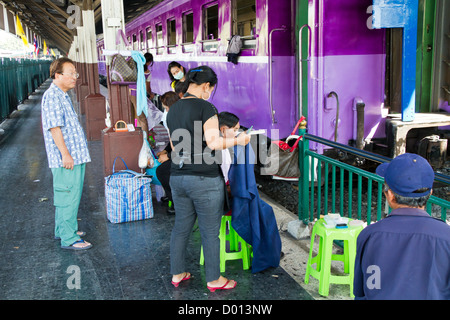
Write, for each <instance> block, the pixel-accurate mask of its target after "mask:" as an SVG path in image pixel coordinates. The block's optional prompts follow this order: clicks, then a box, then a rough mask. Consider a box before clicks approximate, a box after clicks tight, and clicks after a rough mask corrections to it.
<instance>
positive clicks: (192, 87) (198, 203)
mask: <svg viewBox="0 0 450 320" xmlns="http://www.w3.org/2000/svg"><path fill="white" fill-rule="evenodd" d="M186 81H187V82H188V84H189V87H188V89H187V92H186V94H185V95H184V98H183V99H181V100H179V101H178V102H176V103H175V104H174V105H172V107H171V108H170V110H169V113H168V114H167V125H168V128H169V132H170V134H171V143H172V149H173V152H172V167H171V176H170V187H171V189H172V197H173V200H174V204H175V211H176V215H175V225H174V228H173V230H172V236H171V240H170V264H171V274H172V284H173V285H174V286H175V287H178V285H179V283H180V282H181V281H183V280H188V279H190V277H191V274H190V273H189V272H187V270H186V267H185V254H186V246H187V243H188V239H189V235H190V234H191V232H192V228H193V226H194V223H195V219H196V218H198V225H199V229H200V235H201V239H202V245H203V253H204V257H205V273H206V275H205V278H206V282H207V287H208V289H209V290H210V291H214V290H216V289H232V288H234V287H235V286H236V281H234V280H228V279H226V278H225V277H223V276H221V275H220V252H219V247H220V242H219V228H220V223H221V219H222V215H223V205H224V199H225V189H224V188H225V183H224V180H223V176H222V172H221V169H220V164H218V163H217V162H216V161H215V159H214V153H215V150H223V149H227V148H230V147H233V146H235V145H237V144H239V145H246V144H248V143H249V142H250V136H249V135H247V134H245V133H241V134H240V135H239V136H238V137H235V138H223V137H221V135H220V131H219V121H218V116H217V114H218V113H217V109H216V108H215V107H214V105H212V104H211V103H210V102H208V101H206V100H208V99H209V98H210V97H211V94H212V92H213V90H214V87H215V86H216V84H217V76H216V74H215V72H214V71H213V70H212V69H211V68H209V67H207V66H201V67H197V68H194V69H191V70H189V72H188V74H187V77H186ZM200 146H201V149H200Z"/></svg>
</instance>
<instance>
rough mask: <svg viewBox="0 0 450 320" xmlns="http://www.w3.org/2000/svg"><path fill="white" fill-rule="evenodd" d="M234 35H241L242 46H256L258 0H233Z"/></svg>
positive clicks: (248, 47)
mask: <svg viewBox="0 0 450 320" xmlns="http://www.w3.org/2000/svg"><path fill="white" fill-rule="evenodd" d="M232 8H233V9H232V14H233V31H232V32H233V35H235V34H237V35H240V36H241V39H242V48H243V49H253V48H256V1H255V0H233V7H232Z"/></svg>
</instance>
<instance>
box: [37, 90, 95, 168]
mask: <svg viewBox="0 0 450 320" xmlns="http://www.w3.org/2000/svg"><path fill="white" fill-rule="evenodd" d="M41 108H42V131H43V133H44V142H45V149H46V151H47V159H48V166H49V167H50V168H60V167H62V156H61V152H60V151H59V149H58V147H57V146H56V144H55V142H54V140H53V137H52V134H51V132H50V129H51V128H55V127H60V128H61V132H62V134H63V138H64V142H65V144H66V147H67V149H68V150H69V153H70V155H71V156H72V158H73V161H74V165H79V164H82V163H86V162H90V161H91V157H90V155H89V150H88V146H87V141H86V137H85V135H84V132H83V129H82V127H81V125H80V122H79V121H78V115H77V114H76V112H75V110H74V109H73V106H72V101H71V100H70V97H69V95H68V94H67V93H65V92H64V91H62V90H61V89H60V88H59V87H58V86H56V85H55V84H54V83H52V84H51V86H50V88H49V89H48V90H47V91H45V93H44V95H43V97H42V105H41Z"/></svg>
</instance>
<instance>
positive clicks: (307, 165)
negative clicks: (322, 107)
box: [298, 129, 450, 224]
mask: <svg viewBox="0 0 450 320" xmlns="http://www.w3.org/2000/svg"><path fill="white" fill-rule="evenodd" d="M302 130H304V129H300V133H299V134H303V139H302V141H301V142H300V143H299V165H300V171H301V172H302V174H301V177H300V179H299V185H298V186H299V205H298V215H299V219H300V220H303V222H304V223H308V222H310V221H313V220H314V219H315V218H319V217H320V215H321V214H327V213H329V212H333V213H340V214H341V216H346V217H349V218H353V219H359V220H363V221H367V224H370V223H371V222H372V221H378V220H381V219H382V218H383V217H384V215H385V213H388V212H389V211H390V208H389V206H388V205H387V204H386V200H385V198H384V197H383V184H384V178H383V177H380V176H378V175H377V174H375V173H372V172H369V171H366V170H362V169H360V168H357V167H354V166H351V165H349V164H347V163H343V162H340V161H338V160H335V159H332V158H329V157H327V156H324V155H321V154H318V153H316V152H314V151H312V150H309V144H310V141H313V142H315V143H320V144H323V145H326V146H329V147H332V148H335V149H338V150H341V151H343V152H347V153H348V154H353V155H355V156H356V157H359V158H365V159H368V160H370V161H375V162H378V163H383V162H388V161H390V160H391V159H390V158H386V157H383V156H379V155H376V154H373V153H370V152H367V151H363V150H359V149H356V148H352V147H349V146H346V145H343V144H340V143H336V142H332V141H328V140H326V139H323V138H320V137H317V136H314V135H310V134H306V133H304V132H302ZM435 180H437V181H439V182H440V183H444V184H448V185H450V178H449V177H448V176H445V175H442V174H438V173H436V177H435ZM435 206H437V208H436V207H435ZM433 209H434V211H433ZM436 209H437V210H436ZM439 209H440V218H441V219H442V220H443V221H446V219H447V210H450V202H449V201H447V200H444V199H441V198H438V197H435V196H431V197H430V199H429V200H428V203H427V206H426V210H427V212H428V213H429V214H430V215H431V214H432V212H433V216H436V215H438V216H439V213H438V214H437V213H436V212H439Z"/></svg>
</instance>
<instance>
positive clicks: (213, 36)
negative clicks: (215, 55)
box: [202, 2, 219, 51]
mask: <svg viewBox="0 0 450 320" xmlns="http://www.w3.org/2000/svg"><path fill="white" fill-rule="evenodd" d="M218 35H219V5H218V4H217V2H216V3H212V4H209V5H207V6H205V7H203V37H202V39H203V41H202V42H203V51H216V50H217V47H218V45H219V43H218V41H217V40H219V39H218Z"/></svg>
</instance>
